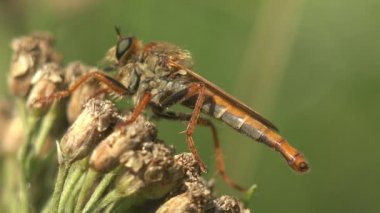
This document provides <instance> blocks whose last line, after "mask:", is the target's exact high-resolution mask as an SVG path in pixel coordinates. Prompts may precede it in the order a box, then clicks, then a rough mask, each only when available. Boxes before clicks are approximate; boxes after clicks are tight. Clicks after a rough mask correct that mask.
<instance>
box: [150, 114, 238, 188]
mask: <svg viewBox="0 0 380 213" xmlns="http://www.w3.org/2000/svg"><path fill="white" fill-rule="evenodd" d="M153 113H154V114H155V115H157V116H158V117H161V118H165V119H168V120H176V121H189V120H190V119H191V114H184V113H175V112H170V111H164V110H163V108H160V107H153ZM197 124H199V125H202V126H206V127H209V128H210V130H211V132H212V136H213V142H214V151H215V160H216V168H217V171H218V173H219V174H220V176H221V177H222V178H223V180H224V181H225V182H226V183H227V184H228V185H230V186H231V187H232V188H235V189H237V190H239V191H245V188H244V187H241V186H240V185H238V184H237V183H236V182H235V181H233V180H232V179H231V178H230V176H229V175H228V174H227V173H226V169H225V166H224V160H223V151H222V148H221V146H220V143H219V137H218V133H217V131H216V128H215V126H214V124H213V123H212V122H211V121H210V120H209V119H206V118H203V117H199V118H198V121H197Z"/></svg>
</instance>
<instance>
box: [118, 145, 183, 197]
mask: <svg viewBox="0 0 380 213" xmlns="http://www.w3.org/2000/svg"><path fill="white" fill-rule="evenodd" d="M173 152H174V151H173V148H171V147H168V146H167V145H165V144H162V143H155V142H144V143H143V144H142V146H140V149H137V150H134V151H132V150H130V151H127V152H125V153H124V154H123V155H122V156H121V162H122V163H123V165H124V167H126V171H125V172H124V174H123V175H122V176H121V177H120V178H118V180H117V181H116V182H115V187H116V190H117V191H118V192H119V194H121V195H123V196H128V195H132V194H135V195H139V197H140V198H142V199H157V198H160V197H163V196H164V195H165V194H167V193H168V192H169V191H171V190H172V189H173V188H174V187H175V186H177V185H178V181H179V180H180V179H181V178H182V177H183V173H182V171H181V170H180V169H179V167H177V166H175V164H174V158H173ZM132 183H133V184H136V185H132ZM132 189H133V190H132Z"/></svg>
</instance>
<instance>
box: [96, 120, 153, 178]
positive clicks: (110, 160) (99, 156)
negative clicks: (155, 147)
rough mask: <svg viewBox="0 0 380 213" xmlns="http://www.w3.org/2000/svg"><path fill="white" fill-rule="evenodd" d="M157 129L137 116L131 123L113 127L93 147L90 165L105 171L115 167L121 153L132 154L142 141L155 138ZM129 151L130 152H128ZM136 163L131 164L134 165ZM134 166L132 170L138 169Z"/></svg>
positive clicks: (97, 169)
mask: <svg viewBox="0 0 380 213" xmlns="http://www.w3.org/2000/svg"><path fill="white" fill-rule="evenodd" d="M156 134H157V130H156V127H155V126H154V124H152V123H151V122H149V121H146V120H145V119H144V117H143V116H139V117H138V118H137V119H136V121H135V122H133V123H132V124H130V125H128V126H125V127H122V128H117V129H115V130H114V131H113V132H112V133H111V134H110V135H108V136H107V137H106V138H105V139H104V140H103V141H101V142H100V143H99V145H98V146H97V147H96V148H95V149H94V151H93V152H92V154H91V157H90V166H91V168H93V169H94V170H96V171H99V172H107V171H110V170H112V169H113V168H115V166H116V165H117V164H118V163H119V158H120V156H121V155H122V154H124V155H128V153H131V155H133V154H134V151H133V150H134V149H135V148H136V147H138V146H141V144H142V143H143V142H144V141H151V140H154V139H155V138H156ZM129 151H130V152H129ZM136 165H137V164H136V163H135V164H133V166H134V167H136ZM140 167H141V166H138V168H134V169H133V170H137V169H139V168H140Z"/></svg>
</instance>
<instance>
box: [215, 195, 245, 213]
mask: <svg viewBox="0 0 380 213" xmlns="http://www.w3.org/2000/svg"><path fill="white" fill-rule="evenodd" d="M212 203H213V207H212V208H211V209H210V210H209V211H208V212H215V213H249V212H250V211H249V209H245V208H244V207H243V204H242V203H241V202H239V201H238V200H237V199H236V198H234V197H231V196H228V195H223V196H221V197H219V198H216V199H215V200H213V201H212Z"/></svg>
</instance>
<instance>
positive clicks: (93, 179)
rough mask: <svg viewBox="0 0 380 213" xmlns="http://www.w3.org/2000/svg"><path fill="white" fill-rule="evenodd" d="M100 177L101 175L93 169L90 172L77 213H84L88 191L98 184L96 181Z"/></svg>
mask: <svg viewBox="0 0 380 213" xmlns="http://www.w3.org/2000/svg"><path fill="white" fill-rule="evenodd" d="M100 175H101V174H100V173H98V172H95V171H93V170H91V169H89V170H88V172H87V174H86V178H85V180H84V183H83V186H82V189H81V191H80V193H79V197H78V200H77V204H76V206H75V210H74V212H75V213H79V212H81V211H82V208H83V206H84V205H85V204H86V198H87V194H88V191H89V190H90V189H91V187H92V185H93V184H94V183H95V182H96V179H97V178H98V177H99V176H100Z"/></svg>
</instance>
